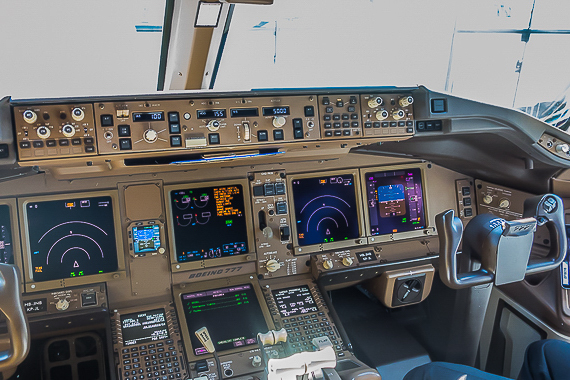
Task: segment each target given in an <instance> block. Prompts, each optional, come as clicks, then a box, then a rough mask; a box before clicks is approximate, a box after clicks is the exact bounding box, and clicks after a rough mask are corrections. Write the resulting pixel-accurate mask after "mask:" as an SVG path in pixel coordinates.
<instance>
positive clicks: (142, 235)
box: [132, 224, 160, 253]
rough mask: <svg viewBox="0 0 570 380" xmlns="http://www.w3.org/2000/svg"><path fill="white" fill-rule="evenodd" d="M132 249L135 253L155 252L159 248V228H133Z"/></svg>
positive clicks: (155, 226) (154, 226)
mask: <svg viewBox="0 0 570 380" xmlns="http://www.w3.org/2000/svg"><path fill="white" fill-rule="evenodd" d="M132 232H133V249H134V251H135V253H146V252H156V251H157V250H158V249H159V248H160V227H159V225H158V224H154V225H151V226H142V227H138V226H137V227H133V231H132Z"/></svg>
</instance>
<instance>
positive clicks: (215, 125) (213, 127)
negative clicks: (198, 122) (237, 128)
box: [206, 120, 220, 132]
mask: <svg viewBox="0 0 570 380" xmlns="http://www.w3.org/2000/svg"><path fill="white" fill-rule="evenodd" d="M206 128H208V130H209V131H210V132H216V131H217V130H218V129H220V122H219V121H218V120H210V121H209V122H208V124H206Z"/></svg>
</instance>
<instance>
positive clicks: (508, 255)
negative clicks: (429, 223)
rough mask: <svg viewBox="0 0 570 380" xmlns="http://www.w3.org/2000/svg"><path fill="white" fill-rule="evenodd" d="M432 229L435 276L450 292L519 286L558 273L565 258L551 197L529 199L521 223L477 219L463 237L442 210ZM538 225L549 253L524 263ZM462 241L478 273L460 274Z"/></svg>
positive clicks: (559, 214) (560, 219)
mask: <svg viewBox="0 0 570 380" xmlns="http://www.w3.org/2000/svg"><path fill="white" fill-rule="evenodd" d="M435 224H436V227H437V232H438V235H439V246H440V256H439V274H440V277H441V280H442V281H443V282H444V283H445V284H446V285H447V286H449V287H450V288H453V289H462V288H467V287H471V286H476V285H482V284H488V283H494V284H495V285H504V284H509V283H512V282H517V281H521V280H522V279H524V277H525V275H527V274H534V273H539V272H546V271H550V270H553V269H555V268H557V267H558V266H559V265H560V264H561V263H562V261H563V260H564V256H565V254H566V248H567V240H566V229H565V225H564V204H563V203H562V199H560V197H558V196H556V195H554V194H545V195H539V196H536V197H532V198H528V199H527V200H526V201H525V202H524V213H523V219H518V220H512V221H507V220H504V219H502V218H498V217H496V216H494V215H491V214H481V215H478V216H476V217H475V218H473V219H472V220H471V221H470V222H469V223H468V224H467V226H466V227H465V232H463V224H462V222H461V220H460V219H459V218H457V217H456V216H455V214H454V211H453V210H447V211H445V212H443V213H441V214H438V215H436V217H435ZM537 225H538V226H542V225H545V226H546V227H547V229H548V232H549V233H550V252H549V253H548V255H547V256H546V257H544V258H540V259H532V260H529V258H530V252H531V249H532V243H533V240H534V232H535V231H536V226H537ZM462 239H463V247H462V252H463V254H464V255H466V256H468V257H471V258H473V259H476V260H479V261H480V262H481V268H480V269H478V270H475V271H471V272H465V273H460V269H459V261H458V255H457V253H458V249H459V245H460V243H461V240H462Z"/></svg>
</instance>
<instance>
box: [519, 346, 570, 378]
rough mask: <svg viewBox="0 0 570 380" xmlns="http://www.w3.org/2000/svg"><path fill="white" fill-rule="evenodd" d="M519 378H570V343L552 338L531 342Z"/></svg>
mask: <svg viewBox="0 0 570 380" xmlns="http://www.w3.org/2000/svg"><path fill="white" fill-rule="evenodd" d="M518 379H519V380H566V379H570V344H569V343H566V342H563V341H560V340H552V339H546V340H539V341H538V342H534V343H532V344H530V345H529V346H528V348H527V349H526V356H525V358H524V363H523V366H522V369H521V372H520V375H519V377H518Z"/></svg>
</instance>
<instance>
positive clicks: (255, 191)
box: [253, 186, 263, 197]
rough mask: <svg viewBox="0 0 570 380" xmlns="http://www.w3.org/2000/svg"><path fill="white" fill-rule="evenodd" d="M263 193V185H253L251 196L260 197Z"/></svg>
mask: <svg viewBox="0 0 570 380" xmlns="http://www.w3.org/2000/svg"><path fill="white" fill-rule="evenodd" d="M262 195H263V186H254V187H253V196H254V197H261V196H262Z"/></svg>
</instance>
